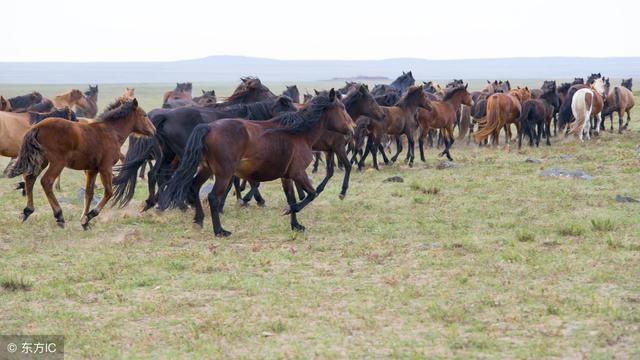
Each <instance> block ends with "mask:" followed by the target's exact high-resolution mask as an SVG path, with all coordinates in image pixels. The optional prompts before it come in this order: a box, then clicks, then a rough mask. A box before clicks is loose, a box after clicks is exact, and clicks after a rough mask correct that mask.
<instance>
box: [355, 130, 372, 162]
mask: <svg viewBox="0 0 640 360" xmlns="http://www.w3.org/2000/svg"><path fill="white" fill-rule="evenodd" d="M372 146H373V135H369V136H367V143H366V144H365V146H364V154H362V156H361V157H360V161H359V162H358V170H359V171H362V169H364V161H365V160H366V159H367V156H368V155H369V152H370V151H371V150H372V149H373V148H372Z"/></svg>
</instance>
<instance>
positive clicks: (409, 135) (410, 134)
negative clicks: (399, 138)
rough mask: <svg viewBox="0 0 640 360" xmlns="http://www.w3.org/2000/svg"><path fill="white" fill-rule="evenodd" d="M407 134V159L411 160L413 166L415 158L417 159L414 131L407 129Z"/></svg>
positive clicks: (410, 165) (410, 163)
mask: <svg viewBox="0 0 640 360" xmlns="http://www.w3.org/2000/svg"><path fill="white" fill-rule="evenodd" d="M405 135H407V146H408V148H407V159H408V160H409V167H413V160H414V159H415V154H414V152H415V149H414V147H415V142H414V140H413V132H412V131H411V130H409V131H407V133H406V134H405Z"/></svg>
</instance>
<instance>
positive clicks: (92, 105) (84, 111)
mask: <svg viewBox="0 0 640 360" xmlns="http://www.w3.org/2000/svg"><path fill="white" fill-rule="evenodd" d="M84 96H85V101H84V103H83V104H81V103H78V104H76V108H75V110H76V115H78V117H85V118H90V119H93V118H95V117H96V115H97V114H98V85H96V86H91V85H89V90H87V91H85V92H84ZM84 105H86V106H84Z"/></svg>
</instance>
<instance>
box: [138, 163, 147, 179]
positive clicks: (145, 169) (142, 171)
mask: <svg viewBox="0 0 640 360" xmlns="http://www.w3.org/2000/svg"><path fill="white" fill-rule="evenodd" d="M146 171H147V161H145V162H143V163H142V166H140V174H139V175H138V177H139V178H140V179H142V180H144V173H145V172H146Z"/></svg>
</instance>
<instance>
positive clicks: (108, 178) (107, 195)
mask: <svg viewBox="0 0 640 360" xmlns="http://www.w3.org/2000/svg"><path fill="white" fill-rule="evenodd" d="M112 179H113V174H112V173H111V167H110V166H109V167H106V168H104V169H101V170H100V182H101V183H102V186H104V196H103V197H102V199H101V200H100V202H99V203H98V205H97V206H96V207H95V208H93V210H91V211H89V213H87V215H86V216H83V217H82V220H80V224H81V225H82V228H83V229H85V230H88V229H89V221H91V219H93V218H94V217H96V216H98V215H99V214H100V212H101V211H102V209H103V208H104V206H105V205H106V204H107V202H108V201H109V200H110V199H111V196H113V189H112Z"/></svg>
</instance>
